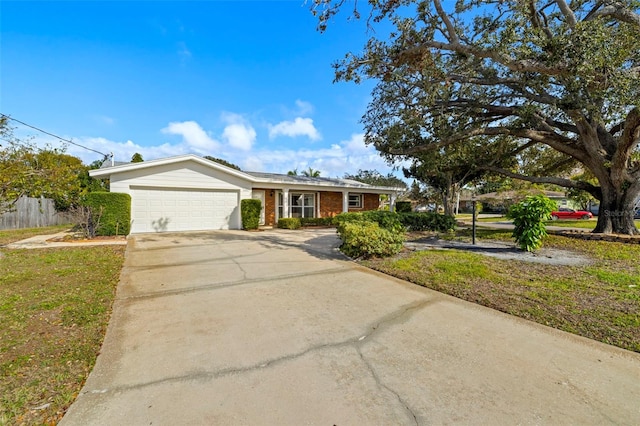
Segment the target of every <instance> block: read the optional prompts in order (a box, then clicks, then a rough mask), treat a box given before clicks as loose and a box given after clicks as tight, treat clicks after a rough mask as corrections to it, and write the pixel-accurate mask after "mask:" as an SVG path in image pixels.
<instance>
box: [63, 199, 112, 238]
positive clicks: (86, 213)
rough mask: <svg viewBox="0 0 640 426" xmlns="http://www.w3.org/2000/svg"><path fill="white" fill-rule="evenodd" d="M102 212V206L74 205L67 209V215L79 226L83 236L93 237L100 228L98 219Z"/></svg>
mask: <svg viewBox="0 0 640 426" xmlns="http://www.w3.org/2000/svg"><path fill="white" fill-rule="evenodd" d="M103 212H104V207H103V206H97V207H92V206H87V205H76V206H72V207H71V208H70V209H69V211H68V212H67V217H68V218H69V220H71V222H72V223H74V224H76V225H77V226H78V227H80V229H81V230H82V235H83V236H84V237H85V238H95V237H96V235H97V233H98V229H99V228H100V219H101V218H102V213H103Z"/></svg>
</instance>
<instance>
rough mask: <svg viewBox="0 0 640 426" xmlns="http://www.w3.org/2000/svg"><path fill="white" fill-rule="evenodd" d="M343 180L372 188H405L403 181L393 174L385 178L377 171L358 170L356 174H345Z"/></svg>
mask: <svg viewBox="0 0 640 426" xmlns="http://www.w3.org/2000/svg"><path fill="white" fill-rule="evenodd" d="M344 179H351V180H356V181H358V182H362V183H366V184H369V185H374V186H392V187H399V188H406V187H407V184H406V183H405V181H403V180H402V179H400V178H399V177H397V176H395V175H394V174H393V173H388V174H387V175H386V176H385V175H383V174H382V173H380V172H379V171H377V170H362V169H360V170H358V173H356V174H353V175H351V174H349V173H345V175H344Z"/></svg>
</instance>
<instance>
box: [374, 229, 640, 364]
mask: <svg viewBox="0 0 640 426" xmlns="http://www.w3.org/2000/svg"><path fill="white" fill-rule="evenodd" d="M510 233H511V232H510V231H508V230H507V231H505V230H492V229H488V228H480V229H478V232H477V236H478V238H480V239H499V240H503V241H511V242H512V241H513V240H512V239H511V237H510ZM469 235H470V231H468V230H465V231H459V232H458V234H457V235H456V236H450V237H449V238H454V239H463V240H467V241H468V240H469ZM545 247H550V248H556V249H564V250H569V251H573V252H577V253H580V254H583V255H586V256H588V257H590V258H591V259H592V263H591V264H589V265H586V266H549V265H543V264H539V263H530V262H525V261H515V260H501V259H496V258H492V257H487V256H483V255H481V254H478V253H472V252H465V251H459V250H446V251H445V250H428V251H420V252H403V253H401V254H399V255H397V256H395V257H393V258H388V259H373V260H368V261H363V264H364V265H366V266H368V267H370V268H373V269H377V270H379V271H382V272H385V273H387V274H389V275H393V276H396V277H399V278H402V279H405V280H408V281H411V282H414V283H416V284H419V285H422V286H425V287H429V288H431V289H434V290H437V291H440V292H443V293H447V294H450V295H453V296H456V297H459V298H461V299H465V300H468V301H471V302H474V303H478V304H481V305H484V306H488V307H490V308H494V309H497V310H500V311H503V312H506V313H509V314H512V315H516V316H519V317H522V318H526V319H529V320H531V321H535V322H538V323H541V324H544V325H548V326H551V327H555V328H558V329H561V330H565V331H568V332H571V333H575V334H579V335H581V336H585V337H588V338H591V339H595V340H599V341H601V342H605V343H609V344H612V345H615V346H619V347H621V348H625V349H629V350H632V351H636V352H640V264H639V263H638V259H640V245H638V244H622V243H610V242H604V241H585V240H579V239H572V238H566V237H561V236H550V237H548V238H547V239H546V240H545Z"/></svg>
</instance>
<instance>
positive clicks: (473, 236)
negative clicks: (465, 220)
mask: <svg viewBox="0 0 640 426" xmlns="http://www.w3.org/2000/svg"><path fill="white" fill-rule="evenodd" d="M471 202H472V203H473V207H472V212H473V213H472V214H473V220H472V222H471V223H472V225H471V243H472V244H473V245H474V246H475V245H476V196H475V195H474V196H472V197H471Z"/></svg>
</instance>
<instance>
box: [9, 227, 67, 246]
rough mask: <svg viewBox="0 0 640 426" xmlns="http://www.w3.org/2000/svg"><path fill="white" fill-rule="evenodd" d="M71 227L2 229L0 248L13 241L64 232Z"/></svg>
mask: <svg viewBox="0 0 640 426" xmlns="http://www.w3.org/2000/svg"><path fill="white" fill-rule="evenodd" d="M70 228H71V225H56V226H47V227H44V228H27V229H3V230H0V246H3V245H5V244H9V243H13V242H15V241H19V240H24V239H25V238H30V237H35V236H36V235H49V234H56V233H58V232H62V231H66V230H68V229H70Z"/></svg>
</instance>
